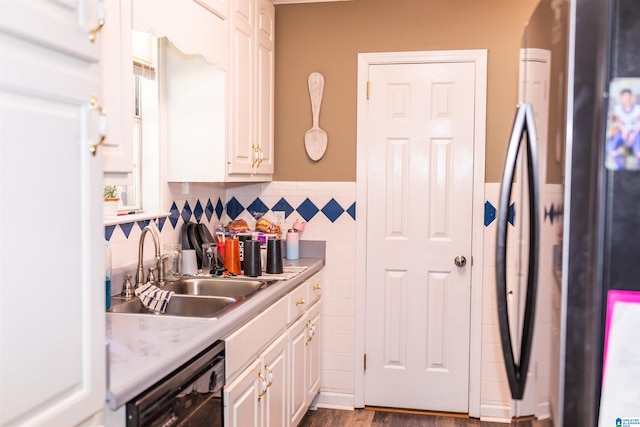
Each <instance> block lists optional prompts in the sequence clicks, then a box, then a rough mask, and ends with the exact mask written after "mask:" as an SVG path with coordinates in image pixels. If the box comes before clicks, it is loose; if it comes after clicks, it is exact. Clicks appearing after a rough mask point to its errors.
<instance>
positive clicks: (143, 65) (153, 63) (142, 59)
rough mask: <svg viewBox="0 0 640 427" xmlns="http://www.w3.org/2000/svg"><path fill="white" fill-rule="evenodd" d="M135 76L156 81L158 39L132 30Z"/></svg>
mask: <svg viewBox="0 0 640 427" xmlns="http://www.w3.org/2000/svg"><path fill="white" fill-rule="evenodd" d="M132 33H133V74H134V75H136V76H140V77H142V78H145V79H149V80H155V78H156V67H157V65H158V39H157V38H156V37H154V36H152V35H151V34H149V33H142V32H140V31H136V30H132Z"/></svg>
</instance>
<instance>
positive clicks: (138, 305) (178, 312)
mask: <svg viewBox="0 0 640 427" xmlns="http://www.w3.org/2000/svg"><path fill="white" fill-rule="evenodd" d="M237 302H238V300H237V299H236V298H230V297H224V296H220V297H211V296H209V297H194V296H187V295H173V296H172V297H171V300H170V301H169V304H167V309H166V310H165V312H164V315H167V316H184V317H201V318H207V319H212V318H219V317H221V316H222V315H224V314H225V313H226V312H227V311H229V310H230V309H231V308H233V306H234V304H235V303H237ZM109 312H111V313H129V314H155V313H153V312H152V311H149V310H148V309H147V308H146V307H144V306H143V305H142V302H141V301H140V299H139V298H134V299H131V300H128V301H123V302H122V303H120V304H114V305H112V306H111V308H110V309H109Z"/></svg>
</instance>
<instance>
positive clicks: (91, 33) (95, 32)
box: [89, 0, 106, 43]
mask: <svg viewBox="0 0 640 427" xmlns="http://www.w3.org/2000/svg"><path fill="white" fill-rule="evenodd" d="M105 15H106V9H105V6H104V1H102V0H100V1H99V2H98V25H97V26H95V27H93V28H92V29H91V30H89V41H90V42H91V43H95V41H96V37H97V35H98V33H99V32H100V30H102V27H104V18H105Z"/></svg>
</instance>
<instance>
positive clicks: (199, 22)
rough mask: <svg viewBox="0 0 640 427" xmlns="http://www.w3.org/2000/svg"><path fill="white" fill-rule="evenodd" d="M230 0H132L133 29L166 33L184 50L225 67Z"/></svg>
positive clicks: (163, 34)
mask: <svg viewBox="0 0 640 427" xmlns="http://www.w3.org/2000/svg"><path fill="white" fill-rule="evenodd" d="M227 1H228V0H197V1H195V0H133V24H132V25H133V29H135V30H137V31H140V32H143V33H147V32H149V33H152V34H153V35H154V36H156V37H158V38H162V37H166V38H167V39H168V40H169V41H171V43H173V45H175V46H176V47H177V48H178V49H179V50H180V51H181V52H182V53H184V54H186V55H200V56H202V57H203V58H204V60H205V61H206V62H207V63H209V64H213V65H215V66H216V67H217V68H220V69H223V70H224V69H226V67H227V65H226V63H227V49H226V40H227V25H226V17H225V13H226V9H227ZM215 12H217V13H215Z"/></svg>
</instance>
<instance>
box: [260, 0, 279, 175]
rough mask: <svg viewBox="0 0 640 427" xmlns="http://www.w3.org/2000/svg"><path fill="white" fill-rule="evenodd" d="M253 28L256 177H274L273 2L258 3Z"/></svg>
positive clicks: (265, 0)
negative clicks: (255, 62)
mask: <svg viewBox="0 0 640 427" xmlns="http://www.w3.org/2000/svg"><path fill="white" fill-rule="evenodd" d="M256 25H257V27H256V31H257V38H256V39H257V58H256V61H257V64H256V85H257V87H256V97H257V99H256V121H257V123H256V132H257V135H256V139H257V144H258V145H259V152H258V158H259V161H258V166H257V167H256V173H257V174H273V126H274V124H273V97H274V95H273V76H274V74H273V70H274V32H275V7H274V6H273V2H272V0H258V13H257V22H256Z"/></svg>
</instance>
